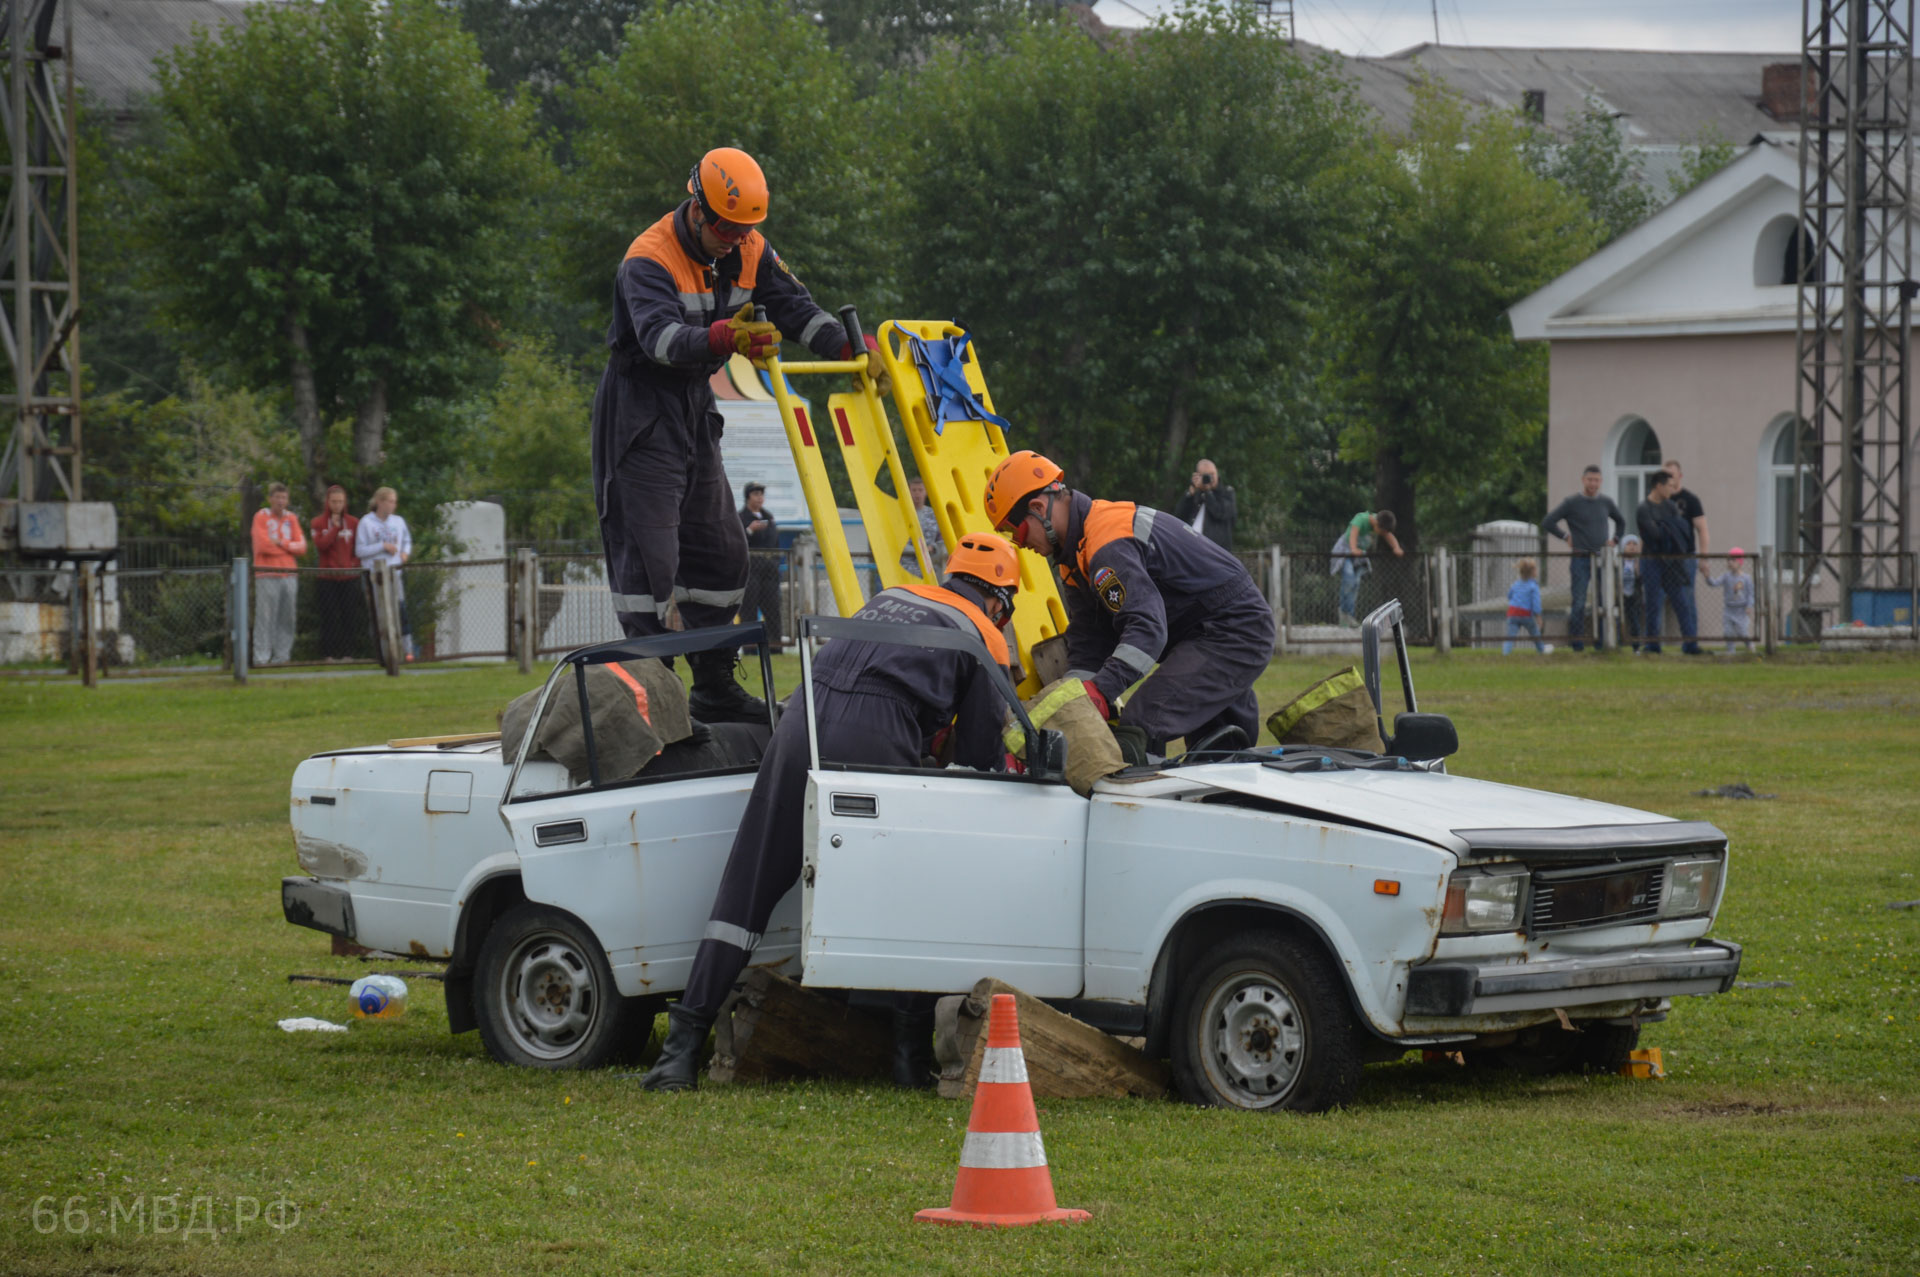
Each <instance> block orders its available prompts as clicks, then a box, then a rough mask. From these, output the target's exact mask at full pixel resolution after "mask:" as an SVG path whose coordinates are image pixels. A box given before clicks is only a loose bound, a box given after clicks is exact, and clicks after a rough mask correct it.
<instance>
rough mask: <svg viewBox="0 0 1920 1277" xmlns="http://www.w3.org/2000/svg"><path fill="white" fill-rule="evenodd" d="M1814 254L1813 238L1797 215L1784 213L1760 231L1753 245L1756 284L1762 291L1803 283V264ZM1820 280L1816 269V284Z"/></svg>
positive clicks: (1754, 279)
mask: <svg viewBox="0 0 1920 1277" xmlns="http://www.w3.org/2000/svg"><path fill="white" fill-rule="evenodd" d="M1812 253H1813V237H1812V236H1811V235H1808V234H1807V232H1806V228H1805V227H1803V226H1801V225H1800V218H1799V217H1798V216H1797V215H1796V214H1793V213H1782V214H1781V215H1780V216H1778V217H1776V218H1774V219H1773V220H1772V221H1770V222H1768V223H1767V224H1766V225H1765V226H1763V227H1761V228H1760V239H1759V240H1758V242H1756V243H1755V244H1754V246H1753V282H1754V283H1755V284H1757V285H1759V286H1760V287H1762V288H1770V287H1774V286H1777V285H1780V284H1798V283H1799V282H1800V263H1801V261H1803V260H1804V259H1805V258H1807V257H1810V256H1811V255H1812ZM1819 279H1820V272H1819V270H1818V269H1817V268H1816V270H1815V272H1814V281H1815V282H1816V283H1817V282H1819Z"/></svg>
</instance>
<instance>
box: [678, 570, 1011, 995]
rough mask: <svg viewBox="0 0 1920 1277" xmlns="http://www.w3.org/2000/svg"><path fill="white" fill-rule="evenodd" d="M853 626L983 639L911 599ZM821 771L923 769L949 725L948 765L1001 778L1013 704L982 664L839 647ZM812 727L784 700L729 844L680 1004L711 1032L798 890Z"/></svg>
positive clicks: (817, 670)
mask: <svg viewBox="0 0 1920 1277" xmlns="http://www.w3.org/2000/svg"><path fill="white" fill-rule="evenodd" d="M945 589H946V590H948V591H951V592H952V593H953V594H957V595H959V596H960V597H961V598H963V599H965V600H967V601H968V602H969V603H971V604H973V605H974V607H975V608H976V609H977V608H980V606H981V604H982V603H983V601H984V600H985V597H986V595H985V592H984V591H982V590H980V589H977V588H976V587H975V586H973V585H972V584H971V583H970V582H967V581H962V580H958V579H956V578H952V577H949V578H948V579H947V582H946V585H945ZM854 617H855V619H857V620H862V621H892V622H895V623H897V624H902V625H935V626H941V627H944V628H947V629H955V630H960V631H963V632H969V633H977V632H978V625H979V623H978V622H977V621H974V620H972V619H970V618H969V617H968V616H967V615H966V614H965V613H964V612H963V611H962V610H961V609H959V608H957V607H953V606H951V605H949V604H946V603H942V602H940V601H938V600H930V599H926V598H922V597H921V596H919V595H917V594H912V593H909V592H908V591H907V590H905V589H900V588H896V589H890V590H882V591H880V593H878V594H876V595H874V596H873V598H872V599H870V600H869V601H868V602H867V605H866V606H865V607H863V608H861V609H860V610H859V611H858V612H856V613H854ZM813 703H814V710H815V713H816V714H817V715H818V718H819V733H820V758H821V761H823V762H836V763H855V764H865V765H867V766H875V767H918V766H919V765H920V760H921V758H922V757H923V756H924V755H926V754H927V753H928V752H929V745H930V743H931V741H932V738H933V735H934V733H936V732H938V731H939V730H940V729H941V728H943V727H945V726H947V725H948V724H949V723H951V724H953V736H952V742H953V761H954V762H956V763H958V764H960V765H961V766H963V767H971V768H974V769H975V770H977V771H999V770H1000V769H1001V765H1002V762H1003V759H1004V758H1005V752H1004V751H1005V746H1003V745H1002V744H1001V740H1000V733H1001V729H1002V727H1003V725H1004V723H1005V721H1006V716H1007V704H1006V702H1005V701H1004V700H1002V699H1001V697H1000V693H999V692H998V691H997V690H995V688H994V686H993V684H992V683H991V682H990V681H988V679H987V676H986V673H985V671H984V670H982V669H981V667H980V663H979V661H978V660H977V659H976V658H974V657H972V656H969V655H966V654H965V653H962V652H952V651H946V650H942V649H936V648H922V647H904V646H894V645H892V644H884V643H868V642H865V641H862V640H857V639H834V640H832V641H831V642H829V643H827V644H826V645H825V646H823V647H822V648H821V649H820V655H819V658H818V659H817V660H815V661H814V663H813ZM807 768H808V756H807V722H806V705H805V701H804V698H803V696H802V693H801V692H798V691H796V692H795V693H794V694H793V695H792V696H790V697H788V698H787V704H786V709H785V712H784V713H782V714H781V716H780V725H779V726H778V727H777V728H775V729H774V733H773V740H772V743H771V744H769V745H768V747H767V752H766V754H765V756H764V757H762V758H761V760H760V774H759V775H758V776H757V777H755V778H754V782H753V794H752V796H751V797H749V798H748V799H747V809H746V812H745V813H744V814H743V815H742V816H741V819H740V831H739V832H738V833H737V834H735V835H734V839H733V850H732V852H731V853H729V855H728V856H727V867H726V870H725V871H724V872H723V874H722V875H721V878H720V890H719V892H718V893H717V894H716V895H715V897H714V901H713V912H712V913H711V914H710V915H709V921H708V923H707V930H706V934H705V936H704V937H703V938H702V939H701V941H700V948H699V950H698V951H697V952H696V953H695V954H694V958H693V970H692V971H691V972H690V973H688V976H687V988H686V991H685V992H684V993H682V994H681V995H680V1005H681V1006H682V1007H683V1008H685V1009H686V1010H688V1011H690V1012H692V1013H693V1014H695V1015H698V1016H700V1017H701V1018H702V1019H704V1020H706V1021H707V1022H709V1023H711V1022H712V1020H713V1019H714V1018H715V1017H716V1016H718V1015H719V1013H720V1006H721V1004H722V1003H723V1002H725V1001H726V999H727V994H728V993H729V992H730V991H731V990H732V988H733V982H734V981H735V980H737V979H738V978H739V977H740V972H741V970H742V969H743V968H744V967H745V966H746V965H747V959H748V957H749V956H751V955H752V953H753V950H754V948H755V946H757V945H758V944H759V943H760V937H761V935H762V934H763V933H764V932H765V931H766V928H767V920H768V919H769V918H771V917H772V916H773V907H774V906H775V905H776V904H778V903H779V902H780V898H781V897H782V896H784V895H786V894H787V892H788V891H789V890H791V889H792V887H793V884H794V883H795V882H797V881H799V879H800V865H801V856H802V839H803V837H804V834H805V823H806V803H807Z"/></svg>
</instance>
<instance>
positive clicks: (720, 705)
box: [687, 651, 767, 723]
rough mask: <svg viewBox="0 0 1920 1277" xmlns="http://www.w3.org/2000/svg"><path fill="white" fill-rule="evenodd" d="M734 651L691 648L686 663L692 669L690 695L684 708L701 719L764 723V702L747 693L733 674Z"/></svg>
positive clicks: (765, 712) (765, 704)
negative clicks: (707, 650)
mask: <svg viewBox="0 0 1920 1277" xmlns="http://www.w3.org/2000/svg"><path fill="white" fill-rule="evenodd" d="M737 658H738V654H737V653H735V652H728V651H719V652H693V653H690V654H689V655H688V656H687V666H688V668H690V669H691V670H692V671H693V695H691V696H689V697H688V698H687V712H688V713H689V714H691V715H693V717H695V718H697V719H699V720H700V721H701V722H703V723H764V722H766V721H767V703H766V702H765V701H763V700H761V699H760V698H759V697H758V696H753V695H749V694H748V692H747V689H746V688H744V687H742V686H740V680H739V679H737V678H735V677H734V676H733V669H734V663H735V661H736V660H737Z"/></svg>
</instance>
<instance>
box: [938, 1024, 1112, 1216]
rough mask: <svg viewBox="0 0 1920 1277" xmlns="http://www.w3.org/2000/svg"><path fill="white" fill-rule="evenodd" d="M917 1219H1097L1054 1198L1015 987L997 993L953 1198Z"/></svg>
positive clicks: (961, 1150) (962, 1147)
mask: <svg viewBox="0 0 1920 1277" xmlns="http://www.w3.org/2000/svg"><path fill="white" fill-rule="evenodd" d="M914 1218H915V1219H923V1220H926V1221H927V1222H928V1223H930V1224H972V1225H973V1226H974V1227H976V1228H996V1227H999V1228H1012V1227H1018V1226H1019V1225H1022V1224H1041V1223H1045V1222H1047V1221H1048V1220H1062V1221H1067V1222H1072V1221H1076V1220H1082V1219H1092V1218H1093V1216H1091V1215H1089V1214H1087V1212H1085V1211H1083V1210H1064V1209H1062V1208H1061V1207H1060V1206H1059V1205H1058V1204H1057V1203H1056V1202H1055V1201H1054V1197H1053V1173H1052V1172H1051V1171H1049V1170H1048V1169H1047V1150H1046V1149H1045V1148H1044V1147H1043V1146H1042V1145H1041V1143H1040V1119H1039V1118H1038V1117H1037V1116H1036V1115H1035V1114H1034V1111H1033V1088H1031V1087H1029V1086H1028V1085H1027V1057H1026V1056H1025V1055H1024V1054H1023V1053H1022V1052H1021V1050H1020V1015H1019V1013H1018V1012H1017V1011H1016V1010H1015V1009H1014V1004H1013V995H1012V994H1011V993H996V994H994V995H993V1010H992V1012H991V1013H990V1014H989V1016H988V1019H987V1056H986V1060H985V1061H984V1062H983V1063H982V1064H981V1066H980V1084H979V1086H978V1087H976V1088H975V1090H974V1093H973V1117H972V1118H971V1119H969V1120H968V1122H967V1139H966V1142H965V1143H964V1144H962V1145H961V1146H960V1174H959V1177H958V1178H957V1179H955V1180H954V1182H953V1205H952V1206H949V1207H947V1208H946V1209H944V1210H923V1211H920V1212H918V1213H917V1214H915V1215H914Z"/></svg>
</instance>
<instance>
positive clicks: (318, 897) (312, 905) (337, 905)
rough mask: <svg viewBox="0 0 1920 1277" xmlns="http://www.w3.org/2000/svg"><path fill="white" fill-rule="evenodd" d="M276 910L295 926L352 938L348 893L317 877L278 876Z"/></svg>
mask: <svg viewBox="0 0 1920 1277" xmlns="http://www.w3.org/2000/svg"><path fill="white" fill-rule="evenodd" d="M280 912H281V913H283V914H285V915H286V918H287V921H288V922H291V923H292V924H293V925H294V926H296V927H312V928H313V929H314V930H315V931H325V932H327V933H328V934H329V935H336V936H345V937H346V938H347V939H349V940H351V939H353V897H352V895H350V894H349V893H348V892H347V891H346V889H345V888H342V887H336V886H334V885H333V884H331V883H326V882H321V881H320V880H319V879H318V878H305V877H293V878H282V879H281V880H280Z"/></svg>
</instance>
